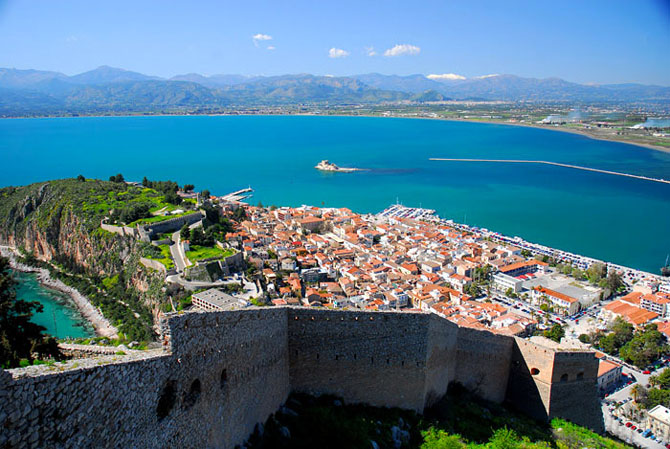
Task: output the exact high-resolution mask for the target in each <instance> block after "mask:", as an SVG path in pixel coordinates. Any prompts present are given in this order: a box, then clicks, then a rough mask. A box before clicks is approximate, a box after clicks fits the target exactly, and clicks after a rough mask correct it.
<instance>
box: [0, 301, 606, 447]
mask: <svg viewBox="0 0 670 449" xmlns="http://www.w3.org/2000/svg"><path fill="white" fill-rule="evenodd" d="M161 326H162V339H163V343H164V350H158V351H146V352H144V353H142V354H139V355H138V354H133V355H124V356H104V357H100V358H96V359H84V360H76V361H70V362H68V363H67V365H66V366H65V367H61V368H55V367H44V366H40V367H30V368H23V369H15V370H8V371H0V448H5V447H7V448H24V447H26V448H30V447H35V448H37V447H54V448H70V447H71V448H75V447H136V448H164V447H185V448H189V447H192V448H203V447H215V448H228V447H233V446H234V445H236V444H239V443H241V442H242V441H244V440H245V439H246V438H247V436H248V435H249V434H250V433H251V431H252V430H253V428H254V426H255V425H256V423H259V422H263V421H265V420H266V419H267V417H268V416H269V415H270V414H272V413H274V412H275V411H276V410H277V409H278V408H279V407H280V405H281V404H282V403H283V402H284V401H285V400H286V398H287V397H288V394H289V393H290V391H304V392H309V393H313V394H322V393H333V394H337V395H339V396H342V397H343V398H344V399H345V400H347V401H351V402H366V403H370V404H373V405H379V406H398V407H403V408H407V409H413V410H417V411H423V409H424V408H425V407H427V406H430V405H431V404H432V403H434V402H435V401H436V400H438V399H439V398H440V397H441V396H442V395H444V393H446V390H447V386H448V384H449V383H450V382H451V381H458V382H461V383H462V384H464V385H465V386H466V387H468V388H470V389H472V390H473V391H475V392H476V393H477V394H479V395H480V396H482V397H484V398H487V399H490V400H493V401H496V402H502V401H503V400H507V401H508V402H510V403H511V404H512V405H514V406H516V407H518V408H520V409H522V410H524V411H526V412H528V413H529V414H531V415H533V416H536V417H538V418H540V419H547V418H548V417H553V416H562V417H565V418H567V419H571V420H573V421H575V422H577V423H580V424H583V425H587V426H589V427H592V428H594V429H596V430H602V417H601V415H600V409H599V408H598V407H597V397H596V373H597V366H598V365H597V362H596V360H595V357H594V356H593V353H586V352H560V351H555V350H553V349H548V348H542V347H540V346H537V345H534V344H532V343H530V342H528V341H525V340H521V339H513V338H510V337H503V336H498V335H494V334H491V333H489V332H486V331H476V330H472V329H465V328H459V327H458V326H456V325H455V324H453V323H451V322H449V321H447V320H444V319H442V318H439V317H438V316H436V315H433V314H427V313H421V312H416V313H407V312H404V313H396V312H353V311H329V310H313V309H301V308H290V307H287V308H251V309H245V310H239V311H231V312H209V313H203V312H197V313H186V314H181V315H176V314H175V315H172V316H170V317H169V318H168V319H166V320H164V321H163V322H162V324H161ZM57 366H58V365H57ZM566 376H567V377H566ZM591 403H593V404H592V405H593V406H594V407H591V406H587V405H588V404H591ZM585 404H587V405H585Z"/></svg>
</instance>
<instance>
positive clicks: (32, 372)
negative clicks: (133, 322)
mask: <svg viewBox="0 0 670 449" xmlns="http://www.w3.org/2000/svg"><path fill="white" fill-rule="evenodd" d="M163 332H164V343H165V348H166V350H165V351H158V352H144V353H142V354H140V355H127V356H105V357H102V358H98V359H85V360H75V361H71V362H68V364H67V365H66V366H64V367H62V368H61V367H59V368H53V369H51V368H49V367H44V366H40V367H31V368H26V369H18V370H9V371H6V372H2V371H0V375H2V374H9V375H11V376H12V377H11V378H7V377H5V378H4V379H1V378H0V404H2V409H0V429H2V430H1V431H0V447H5V445H8V446H9V447H12V448H14V447H16V448H24V447H25V448H31V447H34V448H42V447H49V448H80V447H133V448H165V447H221V448H228V447H233V446H234V445H235V444H238V443H240V442H241V441H244V439H246V438H247V436H248V435H249V434H250V433H251V431H252V430H253V428H254V426H255V425H256V423H258V422H263V421H265V419H267V417H268V416H269V415H270V414H271V413H274V412H275V411H276V410H277V408H278V407H279V406H280V405H281V404H282V403H283V402H284V401H285V400H286V397H287V396H288V392H289V390H288V387H289V380H288V357H287V355H288V352H287V347H286V342H287V340H288V339H287V335H286V313H285V311H284V310H281V309H278V310H264V311H262V312H261V311H259V310H241V311H232V312H226V313H191V314H184V315H179V316H173V317H172V318H170V320H169V321H167V322H165V323H164V325H163ZM60 369H63V370H64V371H63V372H60ZM0 377H1V376H0Z"/></svg>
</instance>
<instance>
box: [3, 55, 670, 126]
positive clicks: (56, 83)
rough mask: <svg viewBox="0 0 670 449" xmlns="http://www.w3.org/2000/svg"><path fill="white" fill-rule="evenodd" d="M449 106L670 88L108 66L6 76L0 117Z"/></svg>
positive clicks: (633, 97) (645, 98)
mask: <svg viewBox="0 0 670 449" xmlns="http://www.w3.org/2000/svg"><path fill="white" fill-rule="evenodd" d="M445 100H502V101H512V102H516V101H543V102H552V101H560V102H571V103H589V102H617V103H626V102H630V103H632V102H667V101H670V87H663V86H646V85H641V84H612V85H582V84H577V83H571V82H568V81H565V80H562V79H559V78H546V79H536V78H522V77H519V76H514V75H489V76H485V77H479V78H471V79H446V80H443V79H440V78H434V79H431V78H428V77H426V76H424V75H420V74H417V75H408V76H398V75H382V74H379V73H369V74H363V75H353V76H346V77H332V76H317V75H310V74H296V75H282V76H270V77H266V76H244V75H226V74H221V75H211V76H203V75H200V74H197V73H189V74H184V75H177V76H174V77H172V78H170V79H164V78H159V77H155V76H150V75H145V74H142V73H138V72H132V71H128V70H123V69H118V68H114V67H108V66H102V67H98V68H97V69H94V70H91V71H88V72H84V73H81V74H78V75H74V76H67V75H65V74H62V73H58V72H49V71H39V70H18V69H3V68H0V114H2V115H10V116H11V115H33V114H37V115H43V114H60V113H96V112H99V111H115V112H123V111H142V112H157V111H158V112H160V111H170V110H185V109H188V110H199V111H207V110H219V109H220V108H222V107H233V108H234V107H235V106H240V107H245V106H263V105H297V104H312V105H314V104H328V105H343V104H381V103H384V102H398V101H413V102H431V101H445Z"/></svg>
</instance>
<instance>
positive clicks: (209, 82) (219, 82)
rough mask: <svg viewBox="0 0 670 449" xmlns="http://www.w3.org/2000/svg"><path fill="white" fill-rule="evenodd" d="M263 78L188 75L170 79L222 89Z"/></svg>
mask: <svg viewBox="0 0 670 449" xmlns="http://www.w3.org/2000/svg"><path fill="white" fill-rule="evenodd" d="M260 78H262V77H260V76H246V75H211V76H203V75H199V74H197V73H187V74H185V75H177V76H173V77H172V78H170V80H171V81H190V82H193V83H198V84H202V85H203V86H207V87H222V86H234V85H235V84H244V83H250V82H252V81H256V80H258V79H260Z"/></svg>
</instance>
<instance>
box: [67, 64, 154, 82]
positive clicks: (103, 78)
mask: <svg viewBox="0 0 670 449" xmlns="http://www.w3.org/2000/svg"><path fill="white" fill-rule="evenodd" d="M159 79H161V78H159V77H157V76H149V75H144V74H142V73H138V72H131V71H129V70H123V69H117V68H114V67H109V66H106V65H103V66H100V67H98V68H97V69H93V70H90V71H88V72H84V73H80V74H79V75H74V76H70V77H68V81H70V82H72V83H76V84H108V83H120V82H125V81H148V80H159Z"/></svg>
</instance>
